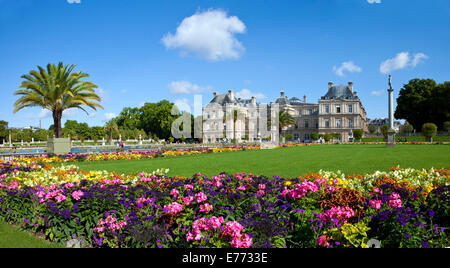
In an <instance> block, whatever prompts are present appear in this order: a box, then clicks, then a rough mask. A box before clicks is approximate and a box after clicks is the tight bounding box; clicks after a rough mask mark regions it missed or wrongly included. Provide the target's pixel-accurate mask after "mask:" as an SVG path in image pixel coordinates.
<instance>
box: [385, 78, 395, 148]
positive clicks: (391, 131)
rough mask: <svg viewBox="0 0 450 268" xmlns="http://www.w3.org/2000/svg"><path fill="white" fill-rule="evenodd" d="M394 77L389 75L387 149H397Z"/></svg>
mask: <svg viewBox="0 0 450 268" xmlns="http://www.w3.org/2000/svg"><path fill="white" fill-rule="evenodd" d="M391 79H392V76H391V75H389V89H388V93H389V94H388V95H389V100H388V102H389V111H388V112H389V129H388V137H387V138H388V140H387V143H386V146H387V147H395V129H394V89H393V88H392V83H391Z"/></svg>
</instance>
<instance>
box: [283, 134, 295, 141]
mask: <svg viewBox="0 0 450 268" xmlns="http://www.w3.org/2000/svg"><path fill="white" fill-rule="evenodd" d="M284 137H285V138H286V140H287V141H292V140H294V135H292V134H287V135H286V136H284Z"/></svg>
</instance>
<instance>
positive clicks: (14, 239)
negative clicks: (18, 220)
mask: <svg viewBox="0 0 450 268" xmlns="http://www.w3.org/2000/svg"><path fill="white" fill-rule="evenodd" d="M62 247H64V246H63V245H61V244H56V243H50V242H48V241H45V240H43V239H41V238H38V237H35V236H33V235H31V234H30V233H27V232H24V231H21V230H20V229H19V228H18V227H16V226H12V225H9V224H6V223H4V222H0V248H62Z"/></svg>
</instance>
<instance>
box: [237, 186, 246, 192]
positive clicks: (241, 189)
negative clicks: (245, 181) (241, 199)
mask: <svg viewBox="0 0 450 268" xmlns="http://www.w3.org/2000/svg"><path fill="white" fill-rule="evenodd" d="M236 190H238V191H245V190H246V189H245V186H243V185H242V186H239V187H238V188H236Z"/></svg>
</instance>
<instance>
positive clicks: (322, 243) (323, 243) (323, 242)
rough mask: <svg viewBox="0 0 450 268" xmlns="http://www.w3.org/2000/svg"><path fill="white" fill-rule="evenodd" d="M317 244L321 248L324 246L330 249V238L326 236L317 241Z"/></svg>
mask: <svg viewBox="0 0 450 268" xmlns="http://www.w3.org/2000/svg"><path fill="white" fill-rule="evenodd" d="M317 243H318V244H319V246H324V247H328V246H329V245H330V243H328V238H327V236H326V235H322V236H320V237H319V238H318V239H317Z"/></svg>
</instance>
